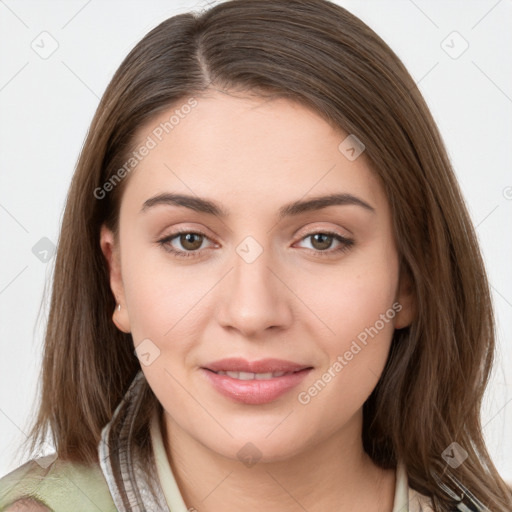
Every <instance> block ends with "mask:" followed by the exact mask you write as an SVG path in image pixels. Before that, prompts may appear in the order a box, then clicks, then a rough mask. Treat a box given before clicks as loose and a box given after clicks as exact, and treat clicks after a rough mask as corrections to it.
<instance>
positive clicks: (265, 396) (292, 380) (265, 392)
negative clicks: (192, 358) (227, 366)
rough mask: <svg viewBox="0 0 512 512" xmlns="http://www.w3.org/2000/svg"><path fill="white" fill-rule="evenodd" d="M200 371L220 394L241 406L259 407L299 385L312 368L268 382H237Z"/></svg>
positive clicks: (203, 369)
mask: <svg viewBox="0 0 512 512" xmlns="http://www.w3.org/2000/svg"><path fill="white" fill-rule="evenodd" d="M201 370H202V372H203V373H204V374H205V375H206V377H207V378H208V380H209V381H210V382H211V383H212V385H213V387H214V388H215V389H216V390H217V391H218V392H219V393H220V394H222V395H224V396H226V397H228V398H231V399H232V400H234V401H236V402H239V403H242V404H251V405H259V404H266V403H268V402H272V401H273V400H276V399H277V398H279V397H280V396H281V395H283V394H284V393H286V392H287V391H289V390H290V389H292V388H294V387H295V386H297V385H298V384H300V383H301V382H302V381H303V380H304V378H305V377H306V375H308V373H309V372H310V371H311V370H312V368H307V369H304V370H301V371H299V372H294V373H290V374H288V375H283V376H282V377H274V378H272V379H268V380H239V379H234V378H233V377H229V376H228V375H218V374H217V373H215V372H212V371H211V370H207V369H205V368H202V369H201Z"/></svg>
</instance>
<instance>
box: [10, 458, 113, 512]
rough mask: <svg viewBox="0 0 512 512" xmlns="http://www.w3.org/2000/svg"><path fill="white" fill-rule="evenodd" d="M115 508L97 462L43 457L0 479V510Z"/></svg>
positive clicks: (84, 510)
mask: <svg viewBox="0 0 512 512" xmlns="http://www.w3.org/2000/svg"><path fill="white" fill-rule="evenodd" d="M98 509H100V510H103V511H105V512H107V511H116V508H115V505H114V502H113V500H112V497H111V495H110V492H109V489H108V486H107V483H106V481H105V479H104V477H103V473H102V472H101V468H100V466H99V464H93V465H85V464H79V463H72V462H69V461H62V460H60V459H55V456H51V455H50V456H47V457H42V458H39V459H33V460H30V461H29V462H27V463H25V464H23V465H22V466H20V467H18V468H17V469H15V470H14V471H12V472H11V473H9V474H7V475H5V476H4V477H3V478H1V479H0V511H6V512H16V511H20V512H21V511H25V510H31V511H32V510H34V511H39V510H40V511H54V512H60V511H63V512H64V511H66V512H67V511H69V510H80V511H83V512H88V511H89V510H91V511H93V510H94V511H95V512H96V511H97V510H98Z"/></svg>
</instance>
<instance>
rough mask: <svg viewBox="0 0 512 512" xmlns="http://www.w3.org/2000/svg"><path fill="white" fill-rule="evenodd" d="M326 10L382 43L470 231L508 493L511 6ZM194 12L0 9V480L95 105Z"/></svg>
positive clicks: (167, 8) (487, 425)
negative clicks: (425, 117) (177, 18)
mask: <svg viewBox="0 0 512 512" xmlns="http://www.w3.org/2000/svg"><path fill="white" fill-rule="evenodd" d="M210 3H213V2H210ZM337 3H339V4H340V5H342V6H344V7H346V8H347V9H348V10H350V11H351V12H352V13H354V14H355V15H357V16H359V17H360V18H361V19H362V20H364V21H365V22H366V23H367V24H368V25H370V27H372V28H373V29H374V30H375V31H376V32H377V33H378V34H379V35H380V36H381V37H383V39H384V40H385V41H386V42H387V43H388V44H389V45H390V46H391V48H393V50H394V51H395V52H396V53H397V54H398V55H399V57H400V58H401V59H402V60H403V61H404V63H405V65H406V67H407V68H408V69H409V71H410V73H411V75H412V76H413V77H414V79H415V81H416V82H417V83H418V86H419V87H420V89H421V91H422V93H423V94H424V96H425V99H426V100H427V103H428V104H429V106H430V108H431V110H432V113H433V115H434V118H435V119H436V121H437V123H438V125H439V128H440V130H441V134H442V136H443V138H444V140H445V143H446V146H447V149H448V152H449V155H450V158H451V159H452V162H453V164H454V167H455V170H456V173H457V176H458V178H459V181H460V183H461V186H462V189H463V192H464V194H465V197H466V199H467V202H468V206H469V209H470V212H471V216H472V219H473V221H474V223H475V225H476V226H477V233H478V236H479V239H480V242H481V246H482V249H483V253H484V257H485V260H486V264H487V268H488V273H489V277H490V282H491V284H492V291H493V296H494V303H495V308H496V318H497V332H498V341H499V347H498V358H497V364H496V368H495V371H494V375H493V378H492V381H491V383H490V386H489V389H488V393H487V396H486V401H485V404H484V409H483V412H482V424H483V428H484V434H485V437H486V440H487V443H488V447H489V450H490V452H491V455H492V457H493V459H494V461H495V464H496V465H497V467H498V469H499V470H500V471H501V473H502V475H503V477H504V478H506V479H507V480H509V481H512V441H511V436H510V433H511V432H512V383H511V380H512V376H511V369H512V347H511V334H512V266H511V264H510V262H511V261H512V236H511V234H512V230H511V213H512V174H511V171H510V169H511V168H512V167H511V163H512V155H511V143H510V141H512V133H511V132H512V127H511V118H512V81H511V77H512V60H511V58H510V48H512V32H511V31H510V26H511V18H512V2H511V1H510V0H500V1H496V0H472V1H468V0H459V1H455V0H451V1H432V0H430V1H427V0H414V1H413V0H388V1H382V0H372V1H368V0H366V1H362V0H352V1H348V0H339V1H338V2H337ZM207 4H208V2H206V1H203V2H197V1H195V2H192V1H186V0H182V1H169V0H167V1H163V0H160V1H158V0H150V1H147V0H146V1H144V2H143V1H142V0H139V1H126V0H116V1H100V0H89V1H87V0H72V1H70V0H62V1H35V0H34V1H26V0H25V1H22V0H0V48H1V53H0V59H1V66H0V113H1V117H0V144H1V145H0V176H1V177H0V180H1V181H0V230H1V231H0V236H1V240H2V245H1V247H2V250H1V251H0V257H1V260H0V311H1V315H2V316H1V321H0V329H1V331H0V339H1V356H0V375H1V382H0V475H3V474H5V473H6V472H7V471H9V470H11V469H13V468H14V467H16V466H17V465H19V463H20V461H19V460H17V459H14V455H15V450H16V448H17V446H18V445H19V443H20V441H21V440H22V439H23V438H24V436H25V433H24V432H26V431H27V426H28V421H29V418H30V415H31V414H32V413H33V411H34V399H35V393H36V391H37V390H38V372H39V368H40V359H41V344H42V334H43V328H44V323H45V317H46V314H47V307H46V304H47V299H43V293H44V291H45V288H47V289H49V286H50V276H51V269H52V265H53V262H54V258H53V257H52V246H53V244H55V243H56V241H57V237H58V232H59V224H60V221H61V216H62V212H63V206H64V201H65V197H66V193H67V189H68V186H69V182H70V179H71V176H72V173H73V169H74V165H75V163H76V160H77V158H78V154H79V151H80V148H81V146H82V143H83V141H84V137H85V134H86V131H87V129H88V126H89V123H90V121H91V119H92V116H93V114H94V111H95V109H96V107H97V105H98V101H99V98H100V97H101V95H102V93H103V91H104V89H105V87H106V86H107V84H108V82H109V80H110V79H111V77H112V75H113V73H114V71H115V70H116V68H117V67H118V66H119V64H120V63H121V61H122V59H123V58H124V57H125V55H126V54H127V53H128V51H129V50H130V49H131V48H132V47H133V46H134V45H135V44H136V42H138V41H139V40H140V39H141V38H142V37H143V36H144V35H145V34H146V33H147V32H148V31H149V30H150V29H152V28H153V27H155V26H156V25H157V24H158V23H160V22H161V21H163V20H164V19H166V18H168V17H170V16H173V15H175V14H178V13H180V12H185V11H188V10H192V9H196V10H199V9H201V8H202V7H205V6H206V5H207ZM43 32H45V33H44V34H42V33H43ZM454 32H456V33H454ZM466 46H467V48H466ZM53 49H54V50H55V51H54V52H53V53H52V54H51V55H48V54H45V52H47V53H49V52H50V51H51V50H53ZM41 304H42V310H41V315H40V318H39V321H38V311H39V308H40V306H41ZM507 433H508V435H507Z"/></svg>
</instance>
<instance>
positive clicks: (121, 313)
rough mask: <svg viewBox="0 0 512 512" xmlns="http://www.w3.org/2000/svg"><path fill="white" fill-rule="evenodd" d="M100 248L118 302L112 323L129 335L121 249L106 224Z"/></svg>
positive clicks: (101, 234) (102, 227)
mask: <svg viewBox="0 0 512 512" xmlns="http://www.w3.org/2000/svg"><path fill="white" fill-rule="evenodd" d="M100 247H101V252H102V253H103V256H104V257H105V260H106V262H107V265H108V273H109V281H110V289H111V290H112V293H113V295H114V298H115V300H116V305H115V309H114V311H113V314H112V321H113V322H114V324H115V325H116V327H117V328H118V329H119V330H120V331H122V332H125V333H129V332H130V331H131V329H130V319H129V316H128V310H127V308H126V300H125V294H124V286H123V279H122V273H121V261H120V257H119V247H118V244H117V243H116V240H115V237H114V233H113V232H112V231H111V230H110V229H108V228H107V227H106V226H105V225H104V224H103V225H102V226H101V230H100ZM119 306H120V307H119Z"/></svg>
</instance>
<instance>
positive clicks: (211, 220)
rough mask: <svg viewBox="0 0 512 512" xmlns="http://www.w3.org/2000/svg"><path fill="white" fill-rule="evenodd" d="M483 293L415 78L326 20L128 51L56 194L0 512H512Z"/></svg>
mask: <svg viewBox="0 0 512 512" xmlns="http://www.w3.org/2000/svg"><path fill="white" fill-rule="evenodd" d="M493 350H494V331H493V316H492V308H491V302H490V296H489V287H488V283H487V280H486V276H485V271H484V267H483V263H482V258H481V255H480V251H479V248H478V245H477V241H476V237H475V234H474V230H473V227H472V226H471V222H470V220H469V216H468V213H467V211H466V208H465V206H464V202H463V199H462V197H461V194H460V190H459V187H458V185H457V183H456V180H455V177H454V174H453V172H452V169H451V166H450V163H449V161H448V158H447V155H446V152H445V149H444V147H443V144H442V141H441V138H440V136H439V133H438V130H437V128H436V126H435V124H434V122H433V120H432V117H431V115H430V113H429V111H428V108H427V107H426V105H425V102H424V100H423V99H422V97H421V95H420V93H419V91H418V89H417V88H416V86H415V84H414V81H413V80H412V79H411V77H410V76H409V74H408V73H407V71H406V70H405V68H404V67H403V65H402V64H401V62H400V61H399V59H398V58H397V57H396V55H395V54H394V53H393V52H392V51H391V50H390V48H389V47H388V46H387V45H386V44H385V43H384V42H383V41H382V40H381V39H380V38H379V37H378V36H377V35H376V34H375V33H374V32H373V31H372V30H370V29H369V28H368V27H367V26H366V25H364V24H363V23H362V22H361V21H360V20H358V19H357V18H355V17H354V16H352V15H351V14H349V13H348V12H347V11H346V10H344V9H343V8H341V7H339V6H336V5H335V4H332V3H329V2H327V1H324V0H293V1H284V0H282V1H274V0H272V1H269V0H250V1H248V0H235V1H230V2H226V3H223V4H220V5H217V6H215V7H213V8H212V9H210V10H209V11H207V12H205V13H203V14H201V15H200V16H194V15H192V14H184V15H179V16H175V17H173V18H170V19H168V20H166V21H165V22H163V23H162V24H161V25H159V26H158V27H157V28H155V29H154V30H152V31H151V32H150V33H149V34H148V35H147V36H146V37H145V38H144V39H143V40H142V41H141V42H140V43H139V44H138V45H137V46H136V47H135V48H134V49H133V50H132V52H131V53H130V54H129V55H128V56H127V58H126V59H125V60H124V62H123V63H122V64H121V66H120V68H119V70H118V71H117V73H116V74H115V76H114V78H113V79H112V82H111V83H110V85H109V87H108V88H107V90H106V92H105V94H104V96H103V98H102V100H101V102H100V105H99V107H98V111H97V113H96V116H95V118H94V120H93V122H92V125H91V129H90V131H89V134H88V137H87V140H86V143H85V145H84V148H83V151H82V154H81V156H80V160H79V162H78V166H77V169H76V172H75V175H74V179H73V182H72V184H71V189H70V192H69V196H68V200H67V205H66V211H65V215H64V219H63V224H62V231H61V236H60V240H59V246H58V253H57V260H56V268H55V278H54V287H53V295H52V302H51V311H50V317H49V323H48V329H47V333H46V342H45V354H44V364H43V388H42V397H41V400H42V402H41V408H40V411H39V415H38V418H37V421H36V423H35V425H34V428H33V431H32V435H31V439H32V448H33V449H35V448H37V446H38V443H40V442H41V440H43V439H44V438H45V436H46V435H47V434H51V436H52V437H53V440H54V442H55V445H56V454H55V456H53V457H52V456H50V457H47V458H43V459H41V458H38V459H36V460H32V461H30V462H28V463H27V464H25V465H24V466H22V467H20V468H18V469H17V470H15V471H14V472H13V473H11V474H9V475H7V476H6V477H4V479H3V480H2V481H0V483H1V485H2V487H1V489H0V491H1V492H0V500H1V501H0V505H1V506H2V507H5V508H6V509H7V510H36V509H37V510H48V509H52V510H97V509H100V510H171V511H173V512H175V511H180V512H184V511H185V510H198V511H201V512H202V511H205V512H210V511H217V510H221V509H222V510H225V511H230V510H239V509H243V510H257V509H258V510H259V509H260V508H263V509H266V510H269V511H271V510H308V511H311V512H314V511H316V510H340V511H343V510H347V511H348V510H375V511H377V510H378V511H389V512H391V511H393V512H397V511H398V510H401V511H406V510H411V511H412V510H436V511H444V510H486V509H488V510H492V511H505V510H510V507H511V504H512V500H511V496H510V491H509V490H508V489H507V487H506V486H505V484H504V482H503V481H502V480H501V478H500V476H499V474H498V473H497V471H496V469H495V468H494V466H493V464H492V461H491V460H490V458H489V455H488V454H487V451H486V447H485V444H484V441H483V439H482V435H481V426H480V417H479V412H480V405H481V400H482V395H483V392H484V389H485V385H486V382H487V379H488V375H489V372H490V369H491V366H492V358H493Z"/></svg>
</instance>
